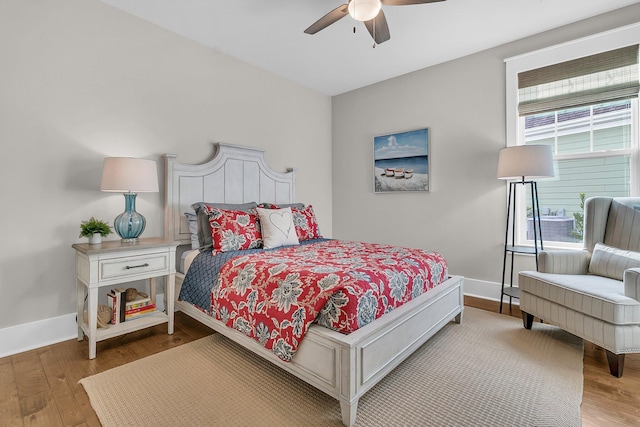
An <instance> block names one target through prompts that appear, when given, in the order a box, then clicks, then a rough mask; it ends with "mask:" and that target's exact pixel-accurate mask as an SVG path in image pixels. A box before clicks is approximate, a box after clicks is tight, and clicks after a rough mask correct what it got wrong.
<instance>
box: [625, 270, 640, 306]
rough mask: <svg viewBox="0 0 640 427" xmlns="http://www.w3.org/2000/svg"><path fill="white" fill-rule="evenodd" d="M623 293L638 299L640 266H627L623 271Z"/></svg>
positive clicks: (639, 297) (639, 293) (639, 294)
mask: <svg viewBox="0 0 640 427" xmlns="http://www.w3.org/2000/svg"><path fill="white" fill-rule="evenodd" d="M624 294H625V295H626V296H628V297H629V298H633V299H634V300H636V301H640V268H629V269H627V270H625V271H624Z"/></svg>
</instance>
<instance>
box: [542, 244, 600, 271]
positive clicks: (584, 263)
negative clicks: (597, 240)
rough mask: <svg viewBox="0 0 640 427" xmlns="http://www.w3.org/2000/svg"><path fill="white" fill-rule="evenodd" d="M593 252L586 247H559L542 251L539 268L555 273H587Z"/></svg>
mask: <svg viewBox="0 0 640 427" xmlns="http://www.w3.org/2000/svg"><path fill="white" fill-rule="evenodd" d="M590 259H591V253H590V252H589V251H586V250H584V249H581V250H579V249H575V250H574V249H557V250H549V251H540V253H539V254H538V270H539V271H540V272H542V273H554V274H587V273H588V271H589V260H590Z"/></svg>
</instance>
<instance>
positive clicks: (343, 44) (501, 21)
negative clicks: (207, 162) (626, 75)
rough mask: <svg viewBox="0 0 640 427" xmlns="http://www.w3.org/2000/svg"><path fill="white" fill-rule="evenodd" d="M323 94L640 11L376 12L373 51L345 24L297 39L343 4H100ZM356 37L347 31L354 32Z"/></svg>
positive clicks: (573, 6)
mask: <svg viewBox="0 0 640 427" xmlns="http://www.w3.org/2000/svg"><path fill="white" fill-rule="evenodd" d="M102 1H103V2H105V3H107V4H110V5H112V6H114V7H116V8H118V9H121V10H123V11H126V12H129V13H131V14H133V15H135V16H138V17H140V18H142V19H145V20H147V21H150V22H153V23H155V24H157V25H159V26H161V27H163V28H166V29H168V30H171V31H173V32H175V33H177V34H180V35H182V36H184V37H187V38H189V39H192V40H195V41H197V42H199V43H202V44H204V45H207V46H210V47H212V48H214V49H216V50H218V51H221V52H224V53H226V54H228V55H230V56H233V57H235V58H238V59H240V60H243V61H246V62H248V63H251V64H254V65H256V66H258V67H260V68H263V69H265V70H268V71H271V72H273V73H275V74H277V75H280V76H282V77H285V78H287V79H289V80H292V81H294V82H297V83H300V84H302V85H304V86H307V87H309V88H312V89H314V90H316V91H319V92H321V93H324V94H327V95H337V94H340V93H344V92H347V91H350V90H353V89H357V88H359V87H362V86H366V85H369V84H372V83H376V82H379V81H382V80H386V79H389V78H391V77H395V76H398V75H401V74H406V73H408V72H411V71H415V70H418V69H421V68H425V67H428V66H431V65H435V64H438V63H442V62H445V61H449V60H452V59H455V58H460V57H462V56H465V55H468V54H471V53H474V52H478V51H481V50H485V49H488V48H491V47H495V46H499V45H501V44H504V43H507V42H510V41H514V40H517V39H520V38H523V37H527V36H530V35H532V34H536V33H540V32H542V31H546V30H550V29H552V28H556V27H559V26H562V25H565V24H569V23H571V22H576V21H579V20H582V19H585V18H589V17H591V16H595V15H598V14H601V13H605V12H608V11H611V10H614V9H618V8H621V7H624V6H628V5H631V4H634V3H638V0H446V1H444V2H439V3H432V4H422V5H411V6H383V10H384V13H385V15H386V17H387V22H388V24H389V28H390V32H391V39H390V40H389V41H387V42H385V43H383V44H381V45H378V46H377V47H376V48H375V49H373V48H372V46H373V40H372V39H371V36H370V35H369V33H368V31H367V30H366V28H365V27H364V25H363V24H362V23H360V22H356V21H354V20H352V19H351V17H349V16H347V17H345V18H343V19H342V20H340V21H338V22H337V23H335V24H333V25H331V26H329V27H327V28H325V29H324V30H322V31H320V32H319V33H317V34H315V35H308V34H304V33H303V31H304V30H305V28H307V27H308V26H309V25H311V24H312V23H314V22H315V21H316V20H317V19H319V18H320V17H322V16H323V15H324V14H326V13H328V12H329V11H331V10H332V9H334V8H336V7H338V6H339V5H341V4H343V3H345V2H346V0H268V1H267V0H102ZM354 24H355V27H356V33H355V34H354V33H353V27H354Z"/></svg>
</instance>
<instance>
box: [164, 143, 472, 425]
mask: <svg viewBox="0 0 640 427" xmlns="http://www.w3.org/2000/svg"><path fill="white" fill-rule="evenodd" d="M263 155H264V152H263V151H261V150H256V149H252V148H245V147H238V146H231V145H226V144H216V153H215V154H214V157H213V158H212V159H210V160H209V161H208V162H206V163H203V164H200V165H186V164H181V163H178V162H177V161H176V156H175V155H167V154H166V155H164V156H163V157H164V159H165V167H166V170H165V177H166V180H167V182H166V185H165V189H166V197H165V237H167V238H172V239H174V240H178V241H180V242H181V243H183V244H190V235H189V232H188V225H187V223H186V219H185V218H184V215H183V214H184V212H188V211H189V210H190V205H191V204H192V203H195V202H201V201H205V202H218V203H246V202H250V201H256V202H259V203H260V202H270V203H276V204H277V203H292V202H294V201H295V197H294V194H295V193H294V189H295V185H294V173H293V169H292V170H291V171H290V172H289V173H287V174H281V173H277V172H274V171H272V170H271V169H269V168H268V166H267V165H266V163H265V162H264V158H263ZM176 276H177V277H176V293H175V295H176V296H178V295H180V288H181V286H182V282H183V280H184V275H183V274H177V275H176ZM463 303H464V296H463V278H462V277H460V276H451V277H449V279H448V280H446V281H445V282H443V283H441V284H440V285H438V286H437V287H436V288H435V289H432V290H430V291H429V292H427V293H425V294H423V295H421V296H420V297H418V298H417V299H414V300H413V301H410V302H408V303H406V304H404V305H403V306H401V307H399V308H397V309H395V310H393V311H392V312H390V313H387V314H385V315H384V316H382V317H381V318H379V319H376V320H375V321H373V322H371V323H370V324H368V325H366V326H364V327H362V328H360V329H358V330H357V331H355V332H352V333H351V334H348V335H344V334H341V333H338V332H335V331H332V330H329V329H327V328H324V327H321V326H318V325H312V326H311V327H310V329H309V331H308V332H307V334H306V336H305V338H304V340H303V341H302V343H301V344H300V346H299V347H298V350H297V352H296V354H295V356H294V357H293V360H292V361H291V362H284V361H282V360H280V359H279V358H278V357H277V356H276V355H275V354H274V353H272V352H271V351H268V350H266V349H265V348H264V347H262V346H261V345H260V344H259V343H258V342H256V341H255V340H253V339H251V338H249V337H247V336H246V335H244V334H242V333H240V332H238V331H236V330H235V329H231V328H228V327H227V326H226V325H225V324H224V323H222V322H220V321H218V320H216V319H214V318H212V317H210V316H207V315H206V314H204V313H203V312H202V311H200V310H199V309H197V308H196V307H194V306H192V305H191V304H189V303H185V302H182V301H176V308H177V309H179V310H181V311H183V312H184V313H186V314H188V315H189V316H191V317H193V318H194V319H196V320H198V321H200V322H202V323H204V324H205V325H208V326H210V327H211V328H212V329H214V330H215V331H216V332H219V333H221V334H222V335H224V336H226V337H228V338H230V339H232V340H233V341H235V342H237V343H239V344H240V345H242V346H244V347H246V348H247V349H249V350H251V351H252V352H254V353H256V354H259V355H260V356H262V357H264V358H265V359H267V360H270V361H271V362H273V363H275V364H277V365H278V366H280V367H281V368H282V369H284V370H286V371H288V372H290V373H292V374H293V375H295V376H297V377H298V378H300V379H302V380H303V381H305V382H307V383H308V384H310V385H312V386H313V387H316V388H317V389H319V390H322V391H323V392H325V393H327V394H328V395H330V396H332V397H334V398H336V399H338V400H339V401H340V409H341V413H342V422H343V423H344V424H345V425H347V426H352V425H353V424H354V423H355V421H356V412H357V408H358V400H359V398H360V397H361V396H362V395H363V394H364V393H366V392H367V390H369V389H370V388H371V387H373V386H374V385H375V384H376V383H378V382H379V381H380V380H381V379H382V378H384V377H385V375H387V373H389V372H390V371H391V370H392V369H393V368H395V367H396V366H398V364H400V363H401V362H402V361H403V360H404V359H406V358H407V357H408V356H410V355H411V354H412V353H413V352H414V351H415V350H416V349H417V348H418V347H420V346H421V345H422V344H424V343H425V342H426V341H427V340H428V339H429V338H430V337H432V336H433V335H434V334H435V333H436V332H438V331H439V330H440V329H441V328H442V327H444V326H445V325H446V324H448V323H449V322H451V321H454V322H455V323H460V321H461V319H462V314H463V310H464V305H463Z"/></svg>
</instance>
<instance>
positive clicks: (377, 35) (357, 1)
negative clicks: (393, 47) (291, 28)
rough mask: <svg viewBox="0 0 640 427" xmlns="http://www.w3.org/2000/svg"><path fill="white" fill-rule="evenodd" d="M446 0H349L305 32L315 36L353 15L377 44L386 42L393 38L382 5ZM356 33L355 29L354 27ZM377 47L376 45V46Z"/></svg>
mask: <svg viewBox="0 0 640 427" xmlns="http://www.w3.org/2000/svg"><path fill="white" fill-rule="evenodd" d="M440 1H445V0H349V3H347V4H343V5H341V6H338V7H336V8H335V9H333V10H332V11H331V12H329V13H327V14H326V15H324V16H323V17H322V18H320V19H318V20H317V21H316V22H314V23H313V24H311V26H310V27H309V28H307V29H306V30H304V32H305V33H307V34H315V33H317V32H318V31H320V30H324V29H325V28H327V27H328V26H329V25H331V24H333V23H335V22H337V21H339V20H340V19H342V18H344V17H345V16H347V15H351V17H352V18H353V19H355V20H356V21H362V22H364V25H365V26H366V27H367V30H369V34H371V37H373V40H374V41H375V42H376V43H377V44H380V43H383V42H386V41H387V40H389V39H390V38H391V35H390V34H389V26H388V25H387V18H385V16H384V12H383V11H382V5H383V4H384V5H387V6H406V5H411V4H424V3H435V2H440ZM354 31H355V27H354ZM374 46H375V45H374Z"/></svg>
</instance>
